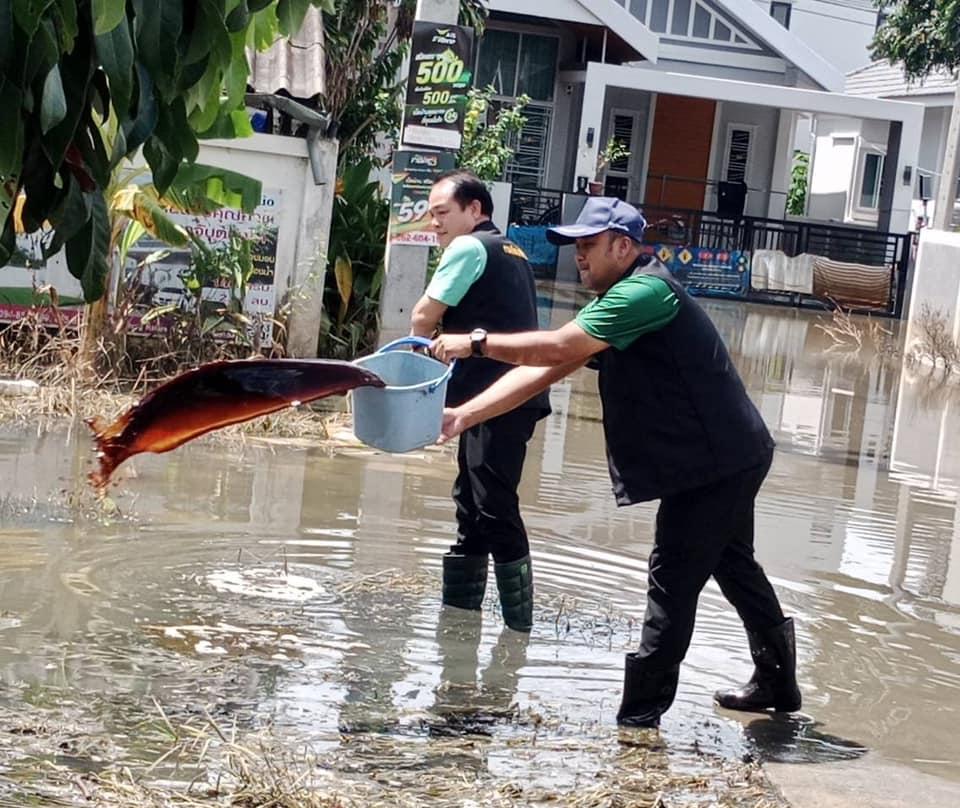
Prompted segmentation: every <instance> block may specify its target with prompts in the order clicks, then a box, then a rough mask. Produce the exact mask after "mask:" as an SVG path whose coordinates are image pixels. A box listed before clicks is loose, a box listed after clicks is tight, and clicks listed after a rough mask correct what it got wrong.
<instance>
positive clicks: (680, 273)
mask: <svg viewBox="0 0 960 808" xmlns="http://www.w3.org/2000/svg"><path fill="white" fill-rule="evenodd" d="M644 252H646V253H647V254H652V255H656V256H657V258H659V259H660V260H661V261H662V262H663V263H664V264H666V266H667V268H668V269H669V270H670V271H671V272H672V273H673V274H674V276H675V277H676V278H677V280H679V281H680V282H681V283H682V284H683V286H684V288H685V289H686V290H687V291H688V292H689V293H690V294H692V295H703V296H705V297H745V296H746V295H747V294H748V293H749V291H750V253H749V252H745V251H742V250H715V249H710V248H706V247H696V246H677V245H674V244H645V245H644Z"/></svg>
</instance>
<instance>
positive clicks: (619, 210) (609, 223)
mask: <svg viewBox="0 0 960 808" xmlns="http://www.w3.org/2000/svg"><path fill="white" fill-rule="evenodd" d="M646 226H647V221H646V219H644V218H643V216H642V215H641V214H640V211H638V210H637V209H636V208H635V207H633V205H628V204H627V203H626V202H623V201H621V200H619V199H616V198H614V197H612V196H591V197H588V199H587V201H586V203H585V204H584V206H583V210H581V211H580V215H579V216H577V221H576V222H574V223H573V224H567V225H562V226H560V227H548V228H547V241H549V242H550V243H551V244H572V243H573V242H574V241H576V240H577V239H578V238H586V237H587V236H595V235H597V233H602V232H603V231H604V230H615V231H617V232H618V233H623V234H624V235H627V236H630V238H632V239H633V240H634V241H642V240H643V231H644V228H645V227H646Z"/></svg>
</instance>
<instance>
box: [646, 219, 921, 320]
mask: <svg viewBox="0 0 960 808" xmlns="http://www.w3.org/2000/svg"><path fill="white" fill-rule="evenodd" d="M643 213H644V216H645V217H646V219H647V230H646V233H645V235H644V239H645V241H647V242H649V243H659V244H671V245H676V246H686V245H696V246H697V247H700V248H706V249H710V250H725V251H733V250H741V251H744V252H748V253H750V254H751V255H756V254H757V253H758V252H759V251H761V250H769V251H779V252H781V253H783V254H784V256H786V257H787V258H794V257H796V256H801V255H810V256H816V257H817V258H820V259H826V261H825V262H824V263H826V262H832V264H831V265H830V267H831V268H833V267H835V266H841V267H842V268H843V269H847V272H848V274H851V273H852V276H855V275H856V274H857V273H858V272H859V274H860V275H861V276H864V275H866V274H867V272H868V271H869V270H871V269H875V270H882V271H883V272H885V273H886V281H887V287H886V295H885V299H884V300H883V301H882V304H880V305H877V304H874V305H870V306H865V305H856V303H854V304H852V305H844V308H848V309H850V310H852V311H861V310H862V311H879V312H880V313H884V314H889V315H892V316H894V317H899V316H900V315H901V313H902V309H903V298H904V290H905V288H906V280H907V272H908V269H909V265H910V258H911V246H912V234H910V233H884V232H879V231H876V230H865V229H862V228H859V227H849V226H843V225H833V224H825V223H818V222H804V221H797V220H790V219H767V218H762V217H759V216H740V217H738V218H733V219H731V218H724V217H720V216H718V215H717V214H716V213H711V212H708V211H703V210H679V209H676V208H664V207H656V206H649V205H648V206H646V207H644V209H643ZM837 271H838V272H839V271H841V270H837ZM852 282H853V283H855V282H856V278H855V277H854V280H853V281H852ZM749 299H752V300H764V301H767V302H773V303H779V302H784V303H792V304H793V305H797V306H803V305H823V304H824V303H827V304H830V303H831V302H837V303H839V304H840V305H843V304H844V301H843V300H839V299H838V300H835V301H831V300H829V299H824V298H823V297H821V296H818V295H816V294H814V293H813V292H800V291H795V290H794V291H791V290H777V289H764V290H759V289H752V290H751V292H750V295H749Z"/></svg>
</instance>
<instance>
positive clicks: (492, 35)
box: [476, 29, 559, 101]
mask: <svg viewBox="0 0 960 808" xmlns="http://www.w3.org/2000/svg"><path fill="white" fill-rule="evenodd" d="M558 43H559V40H558V39H557V38H556V37H554V36H536V35H535V34H520V33H517V32H516V31H499V30H497V29H487V31H486V33H484V35H483V38H482V39H481V40H480V55H479V56H478V58H477V84H476V86H477V87H478V88H484V87H487V86H488V85H491V84H492V85H493V90H494V94H495V95H498V96H503V97H505V98H515V97H516V96H518V95H523V94H524V93H526V94H527V95H529V96H530V97H531V98H532V99H534V100H535V101H552V100H553V85H554V82H555V81H556V73H557V47H558Z"/></svg>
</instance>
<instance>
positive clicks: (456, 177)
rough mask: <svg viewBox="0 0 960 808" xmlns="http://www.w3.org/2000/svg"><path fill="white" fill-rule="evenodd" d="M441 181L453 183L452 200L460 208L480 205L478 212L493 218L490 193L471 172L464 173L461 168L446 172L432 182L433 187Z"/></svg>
mask: <svg viewBox="0 0 960 808" xmlns="http://www.w3.org/2000/svg"><path fill="white" fill-rule="evenodd" d="M443 180H450V182H452V183H453V198H454V199H455V200H456V202H457V204H458V205H459V206H460V207H461V208H465V207H466V206H467V205H469V204H470V203H471V202H479V203H480V212H481V213H482V214H483V215H484V216H493V198H492V197H491V196H490V191H488V190H487V186H486V183H484V181H483V180H482V179H480V178H479V177H478V176H477V175H476V174H474V173H473V172H472V171H465V170H464V169H462V168H456V169H454V170H453V171H446V172H444V173H443V174H441V175H440V176H439V177H437V179H436V180H435V181H434V183H433V184H434V185H436V184H437V183H438V182H442V181H443Z"/></svg>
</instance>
